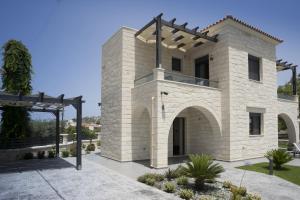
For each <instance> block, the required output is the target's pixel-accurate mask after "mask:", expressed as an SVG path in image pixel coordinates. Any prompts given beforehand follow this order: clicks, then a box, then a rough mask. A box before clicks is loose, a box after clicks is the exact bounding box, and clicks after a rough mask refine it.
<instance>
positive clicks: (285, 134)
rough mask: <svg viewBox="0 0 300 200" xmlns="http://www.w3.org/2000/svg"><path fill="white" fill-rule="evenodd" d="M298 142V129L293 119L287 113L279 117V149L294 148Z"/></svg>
mask: <svg viewBox="0 0 300 200" xmlns="http://www.w3.org/2000/svg"><path fill="white" fill-rule="evenodd" d="M294 142H296V129H295V126H294V123H293V121H292V119H291V118H290V117H289V116H288V115H287V114H285V113H281V114H279V115H278V146H279V148H285V149H286V148H288V147H292V144H293V143H294Z"/></svg>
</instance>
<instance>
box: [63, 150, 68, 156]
mask: <svg viewBox="0 0 300 200" xmlns="http://www.w3.org/2000/svg"><path fill="white" fill-rule="evenodd" d="M62 157H63V158H66V157H69V151H67V150H65V151H62Z"/></svg>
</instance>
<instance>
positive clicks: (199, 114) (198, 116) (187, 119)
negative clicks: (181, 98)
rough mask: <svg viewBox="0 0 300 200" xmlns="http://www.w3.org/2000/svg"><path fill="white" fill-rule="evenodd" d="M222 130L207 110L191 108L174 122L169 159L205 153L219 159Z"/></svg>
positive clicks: (169, 142) (171, 128)
mask: <svg viewBox="0 0 300 200" xmlns="http://www.w3.org/2000/svg"><path fill="white" fill-rule="evenodd" d="M221 141H222V139H221V128H220V125H219V122H218V120H217V118H216V116H215V115H214V114H213V113H212V112H211V111H210V110H208V109H207V108H204V107H201V106H189V107H187V108H184V109H183V110H181V111H180V112H179V113H178V114H177V115H176V116H175V117H174V118H173V121H172V124H171V125H170V130H169V137H168V157H174V156H183V155H188V154H196V153H205V154H210V155H212V156H213V157H215V158H216V157H218V156H219V155H220V154H221V152H220V148H221V147H222V144H221Z"/></svg>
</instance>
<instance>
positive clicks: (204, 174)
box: [185, 154, 224, 189]
mask: <svg viewBox="0 0 300 200" xmlns="http://www.w3.org/2000/svg"><path fill="white" fill-rule="evenodd" d="M189 159H190V161H191V162H187V163H186V165H187V167H186V169H185V170H186V172H187V175H188V176H189V177H192V178H195V186H196V188H197V189H201V188H203V187H204V182H205V180H214V179H215V178H217V177H219V174H220V173H222V172H224V168H223V167H222V166H221V165H220V164H218V163H213V160H212V158H211V156H209V155H205V154H202V155H189Z"/></svg>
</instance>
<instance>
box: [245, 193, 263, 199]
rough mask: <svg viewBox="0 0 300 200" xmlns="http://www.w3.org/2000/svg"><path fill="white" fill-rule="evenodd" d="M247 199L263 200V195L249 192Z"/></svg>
mask: <svg viewBox="0 0 300 200" xmlns="http://www.w3.org/2000/svg"><path fill="white" fill-rule="evenodd" d="M247 199H248V200H261V197H260V196H259V195H258V194H248V195H247Z"/></svg>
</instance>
